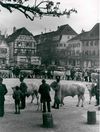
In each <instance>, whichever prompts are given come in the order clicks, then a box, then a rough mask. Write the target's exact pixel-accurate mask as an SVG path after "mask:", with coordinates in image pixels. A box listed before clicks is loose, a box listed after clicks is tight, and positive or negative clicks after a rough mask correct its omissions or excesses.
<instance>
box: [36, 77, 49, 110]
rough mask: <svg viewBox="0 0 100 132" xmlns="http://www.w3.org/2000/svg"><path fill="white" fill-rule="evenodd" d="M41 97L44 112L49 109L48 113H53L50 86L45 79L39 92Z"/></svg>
mask: <svg viewBox="0 0 100 132" xmlns="http://www.w3.org/2000/svg"><path fill="white" fill-rule="evenodd" d="M38 92H39V93H40V95H41V99H40V101H41V103H42V104H43V112H46V108H47V109H48V112H51V108H50V101H51V97H50V86H49V84H47V83H46V81H45V79H43V80H42V84H41V85H40V87H39V91H38Z"/></svg>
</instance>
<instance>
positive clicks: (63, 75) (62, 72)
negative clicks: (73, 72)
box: [53, 71, 65, 79]
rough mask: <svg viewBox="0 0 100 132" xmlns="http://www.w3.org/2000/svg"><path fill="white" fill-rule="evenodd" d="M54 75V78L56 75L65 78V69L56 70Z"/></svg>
mask: <svg viewBox="0 0 100 132" xmlns="http://www.w3.org/2000/svg"><path fill="white" fill-rule="evenodd" d="M53 76H54V79H55V78H56V76H60V79H65V71H54V73H53Z"/></svg>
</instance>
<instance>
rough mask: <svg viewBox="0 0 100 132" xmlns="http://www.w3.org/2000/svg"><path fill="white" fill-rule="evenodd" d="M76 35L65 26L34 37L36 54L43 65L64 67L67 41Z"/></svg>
mask: <svg viewBox="0 0 100 132" xmlns="http://www.w3.org/2000/svg"><path fill="white" fill-rule="evenodd" d="M76 35H77V33H76V32H75V31H74V30H73V29H72V28H71V27H70V26H69V25H68V24H67V25H62V26H60V27H58V29H57V31H53V32H49V33H44V34H43V33H42V34H40V35H37V36H35V39H36V41H37V51H38V52H37V54H38V55H39V56H41V58H42V60H41V61H42V64H45V65H50V64H51V65H65V63H66V58H65V55H64V53H65V49H66V47H67V45H68V43H67V42H68V40H69V39H71V38H73V37H75V36H76Z"/></svg>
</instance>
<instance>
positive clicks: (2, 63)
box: [0, 34, 9, 69]
mask: <svg viewBox="0 0 100 132" xmlns="http://www.w3.org/2000/svg"><path fill="white" fill-rule="evenodd" d="M7 65H9V47H8V45H7V43H6V41H5V37H4V35H1V34H0V68H1V69H5V68H6V66H7Z"/></svg>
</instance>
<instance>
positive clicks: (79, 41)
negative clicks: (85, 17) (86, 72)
mask: <svg viewBox="0 0 100 132" xmlns="http://www.w3.org/2000/svg"><path fill="white" fill-rule="evenodd" d="M99 25H100V24H99V23H97V24H96V25H95V26H94V27H93V28H92V29H91V30H90V31H88V32H83V33H81V34H79V35H77V36H76V37H74V38H73V39H70V40H69V41H68V47H67V52H66V56H67V58H68V59H67V60H68V63H67V64H69V65H72V66H75V67H84V68H97V67H99V51H100V45H99V41H100V38H99V27H100V26H99Z"/></svg>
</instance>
